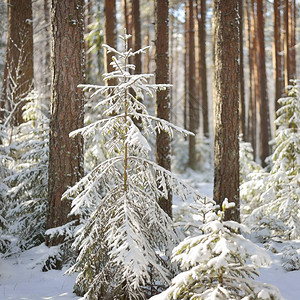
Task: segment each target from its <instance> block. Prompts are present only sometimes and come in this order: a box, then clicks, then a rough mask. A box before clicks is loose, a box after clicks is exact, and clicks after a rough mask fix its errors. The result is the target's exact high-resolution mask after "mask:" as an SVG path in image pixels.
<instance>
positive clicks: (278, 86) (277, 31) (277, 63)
mask: <svg viewBox="0 0 300 300" xmlns="http://www.w3.org/2000/svg"><path fill="white" fill-rule="evenodd" d="M280 6H281V0H274V2H273V8H274V14H273V17H274V18H273V20H274V26H273V28H274V44H273V65H274V80H275V102H274V103H275V106H274V107H275V112H276V111H277V110H278V109H279V103H278V101H277V100H278V99H279V98H280V97H281V96H282V93H283V91H284V81H283V79H284V78H283V70H282V58H281V57H282V56H281V54H280V53H281V51H282V45H281V17H280Z"/></svg>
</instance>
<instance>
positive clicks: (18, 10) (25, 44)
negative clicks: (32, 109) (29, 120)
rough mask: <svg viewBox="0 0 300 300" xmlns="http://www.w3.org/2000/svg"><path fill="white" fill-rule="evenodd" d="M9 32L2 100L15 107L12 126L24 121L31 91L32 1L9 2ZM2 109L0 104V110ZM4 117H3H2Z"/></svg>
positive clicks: (15, 0) (9, 0)
mask: <svg viewBox="0 0 300 300" xmlns="http://www.w3.org/2000/svg"><path fill="white" fill-rule="evenodd" d="M7 14H8V33H7V45H6V62H5V68H6V70H5V71H4V82H3V90H2V101H4V102H5V101H7V99H8V98H9V99H10V101H12V102H13V103H15V104H18V106H17V108H16V110H15V112H14V116H13V119H12V121H13V123H14V125H18V124H21V123H22V122H23V117H22V107H23V106H24V104H25V102H24V99H25V97H26V96H27V95H28V93H29V92H30V91H31V90H32V89H33V27H32V23H33V22H32V3H31V0H14V1H13V0H8V1H7ZM2 106H4V103H3V102H2V104H1V107H2ZM1 117H2V118H3V116H1Z"/></svg>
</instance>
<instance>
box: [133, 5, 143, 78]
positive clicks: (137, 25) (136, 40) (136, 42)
mask: <svg viewBox="0 0 300 300" xmlns="http://www.w3.org/2000/svg"><path fill="white" fill-rule="evenodd" d="M131 7H132V48H133V51H137V50H139V49H141V48H142V40H141V19H140V0H131ZM134 65H135V74H141V73H142V59H141V55H136V56H135V57H134Z"/></svg>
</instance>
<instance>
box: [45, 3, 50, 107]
mask: <svg viewBox="0 0 300 300" xmlns="http://www.w3.org/2000/svg"><path fill="white" fill-rule="evenodd" d="M44 19H45V26H46V27H45V39H46V43H45V57H44V84H45V88H44V95H45V100H46V101H45V102H46V103H47V104H50V101H51V100H50V98H51V96H50V94H51V92H50V81H51V73H50V8H49V3H48V0H44Z"/></svg>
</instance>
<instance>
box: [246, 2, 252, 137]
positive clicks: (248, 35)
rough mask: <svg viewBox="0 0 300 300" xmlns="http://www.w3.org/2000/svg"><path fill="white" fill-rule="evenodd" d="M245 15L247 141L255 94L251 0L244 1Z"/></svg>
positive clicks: (250, 129) (250, 130)
mask: <svg viewBox="0 0 300 300" xmlns="http://www.w3.org/2000/svg"><path fill="white" fill-rule="evenodd" d="M244 4H245V5H244V8H245V12H244V16H245V32H246V47H247V49H248V67H249V68H248V70H249V98H248V99H249V101H248V126H247V131H246V135H245V137H244V139H245V141H248V142H249V141H251V139H250V136H252V134H251V132H252V114H253V110H252V105H251V103H252V94H253V86H252V81H253V80H252V77H253V75H252V73H253V63H252V59H251V20H250V17H249V0H245V2H244Z"/></svg>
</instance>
